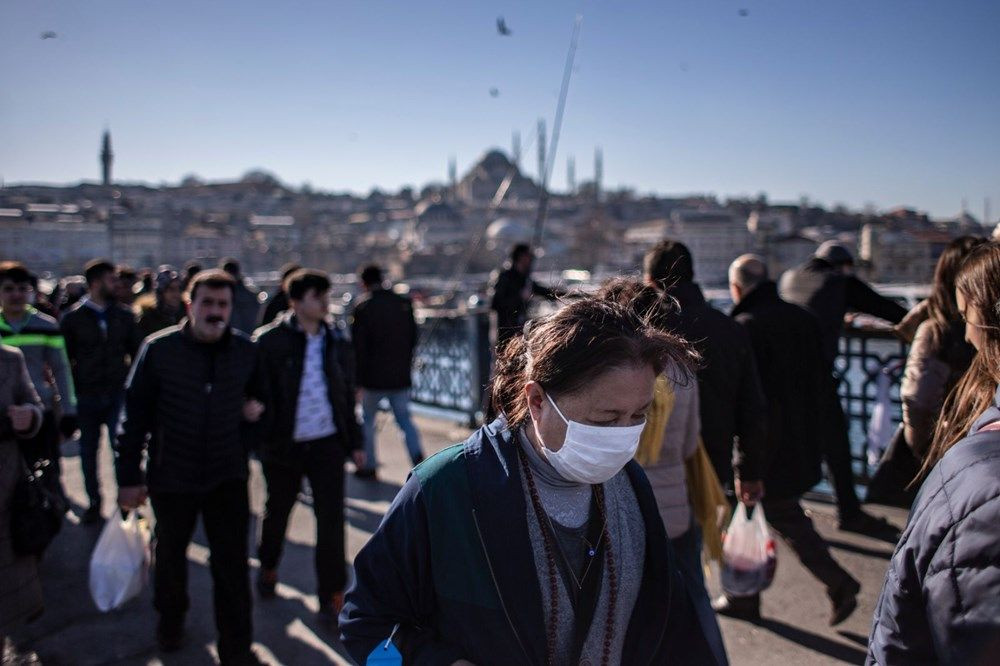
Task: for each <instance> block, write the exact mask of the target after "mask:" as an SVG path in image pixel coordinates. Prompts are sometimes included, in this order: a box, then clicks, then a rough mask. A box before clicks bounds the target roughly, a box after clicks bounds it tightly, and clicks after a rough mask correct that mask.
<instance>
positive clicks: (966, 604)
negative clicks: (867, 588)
mask: <svg viewBox="0 0 1000 666" xmlns="http://www.w3.org/2000/svg"><path fill="white" fill-rule="evenodd" d="M997 405H1000V394H998V397H997V398H996V399H995V401H994V406H993V407H992V409H991V410H990V411H991V412H992V416H991V418H992V419H993V420H992V421H988V420H987V419H981V420H980V422H979V423H977V426H974V427H973V431H972V434H971V435H970V436H969V437H966V438H965V439H963V440H962V441H960V442H958V443H957V444H955V445H954V446H953V447H952V448H951V449H949V450H948V452H947V453H946V454H945V455H944V457H943V458H941V460H940V461H939V462H938V464H937V465H935V467H934V468H933V469H932V470H931V472H930V474H929V475H928V476H927V480H926V481H924V484H923V486H921V488H920V492H919V493H918V494H917V499H916V500H915V501H914V503H913V508H912V509H911V510H910V522H909V524H907V526H906V529H905V530H904V531H903V537H902V540H901V541H900V543H899V546H897V548H896V552H895V554H893V556H892V561H891V562H890V563H889V572H888V573H887V574H886V577H885V583H884V584H883V587H882V594H881V595H880V596H879V600H878V603H877V604H876V605H875V618H874V620H873V623H872V631H871V636H870V638H869V641H868V659H867V664H883V665H885V666H895V665H896V664H901V665H904V664H905V665H908V664H930V663H935V664H937V663H940V664H961V665H962V666H981V665H985V664H996V663H997V655H998V654H1000V537H998V529H1000V528H998V525H1000V407H998V406H997Z"/></svg>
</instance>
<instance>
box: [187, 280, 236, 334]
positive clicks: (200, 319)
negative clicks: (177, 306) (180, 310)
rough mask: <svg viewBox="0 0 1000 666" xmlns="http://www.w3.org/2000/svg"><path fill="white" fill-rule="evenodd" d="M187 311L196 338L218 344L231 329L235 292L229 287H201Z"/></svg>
mask: <svg viewBox="0 0 1000 666" xmlns="http://www.w3.org/2000/svg"><path fill="white" fill-rule="evenodd" d="M187 311H188V319H190V321H191V330H192V332H193V333H194V336H195V337H196V338H198V339H199V340H202V341H204V342H216V341H218V340H220V339H221V338H222V336H223V334H225V332H226V329H228V328H229V317H230V315H231V314H232V312H233V292H232V290H231V289H230V288H229V287H209V286H207V285H204V284H203V285H200V286H199V287H198V289H197V292H196V293H195V295H194V298H193V300H192V301H191V302H190V303H188V306H187Z"/></svg>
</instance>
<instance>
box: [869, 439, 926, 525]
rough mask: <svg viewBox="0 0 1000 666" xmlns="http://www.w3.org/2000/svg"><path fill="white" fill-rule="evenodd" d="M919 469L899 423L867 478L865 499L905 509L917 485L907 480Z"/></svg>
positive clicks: (917, 487)
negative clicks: (868, 478) (869, 476)
mask: <svg viewBox="0 0 1000 666" xmlns="http://www.w3.org/2000/svg"><path fill="white" fill-rule="evenodd" d="M919 472H920V461H919V460H917V457H916V456H915V455H913V451H912V450H910V447H909V445H907V443H906V437H905V436H904V435H903V426H902V425H900V426H899V428H897V429H896V433H895V434H894V435H893V436H892V440H891V441H890V442H889V446H888V447H887V448H886V450H885V453H884V454H882V459H881V460H879V462H878V468H876V470H875V473H874V474H873V475H872V478H871V481H869V482H868V493H867V495H866V496H865V501H866V502H871V503H873V504H885V505H887V506H896V507H899V508H901V509H909V508H910V507H911V506H913V500H914V499H916V497H917V491H918V490H919V489H920V484H915V485H913V486H911V485H910V482H911V481H913V479H914V478H916V476H917V474H918V473H919Z"/></svg>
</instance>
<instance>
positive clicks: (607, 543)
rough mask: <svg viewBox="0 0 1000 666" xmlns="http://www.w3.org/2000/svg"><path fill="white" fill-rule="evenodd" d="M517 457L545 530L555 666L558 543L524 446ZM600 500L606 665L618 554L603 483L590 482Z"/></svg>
mask: <svg viewBox="0 0 1000 666" xmlns="http://www.w3.org/2000/svg"><path fill="white" fill-rule="evenodd" d="M517 453H518V457H519V458H520V461H521V466H522V467H523V469H524V478H525V479H526V480H527V482H528V494H529V495H530V496H531V505H532V507H533V508H534V510H535V511H534V512H535V520H537V521H538V527H539V529H540V530H541V532H542V545H543V547H544V550H545V560H546V563H547V565H548V566H547V569H548V579H549V580H548V583H549V622H548V626H547V627H546V628H545V642H546V659H545V663H546V664H548V666H553V665H554V664H555V661H556V626H557V624H558V617H559V581H558V575H557V573H556V558H555V544H554V543H552V536H551V535H550V533H549V531H548V530H546V529H545V523H544V522H543V521H544V520H548V514H547V513H545V509H544V508H543V507H542V500H541V498H540V497H539V495H538V488H537V487H536V486H535V477H534V475H533V474H532V473H531V467H530V465H529V463H528V459H527V456H526V455H525V453H524V451H523V450H522V449H521V447H520V446H519V447H517ZM591 488H592V489H593V492H594V496H595V499H596V501H597V510H598V512H599V513H600V514H601V522H602V523H603V526H602V528H601V539H603V540H604V561H605V565H606V566H607V568H608V614H607V618H606V620H605V624H604V643H603V645H602V649H601V664H602V666H607V665H608V664H609V663H611V643H612V640H613V639H614V634H615V607H616V606H617V603H618V572H617V570H616V568H615V558H614V555H613V553H612V552H611V537H610V536H609V534H608V516H607V511H606V509H605V506H604V486H602V485H594V486H591Z"/></svg>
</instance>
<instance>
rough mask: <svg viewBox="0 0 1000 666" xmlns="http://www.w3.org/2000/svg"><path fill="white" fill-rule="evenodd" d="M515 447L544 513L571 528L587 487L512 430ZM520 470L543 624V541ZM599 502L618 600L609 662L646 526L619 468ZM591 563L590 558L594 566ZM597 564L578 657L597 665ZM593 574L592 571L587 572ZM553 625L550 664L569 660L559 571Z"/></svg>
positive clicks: (601, 615)
mask: <svg viewBox="0 0 1000 666" xmlns="http://www.w3.org/2000/svg"><path fill="white" fill-rule="evenodd" d="M518 441H519V443H520V445H521V448H522V449H524V452H525V453H526V454H527V459H528V465H529V466H530V467H531V471H532V474H533V476H534V480H535V486H536V487H537V488H538V496H539V499H540V501H541V503H542V508H543V509H544V510H545V512H546V513H547V514H548V516H549V518H550V519H551V520H552V521H553V523H556V524H558V525H561V526H563V527H568V528H576V527H579V526H581V525H583V524H584V523H585V522H586V521H587V516H588V513H589V509H590V495H591V490H590V486H588V485H586V484H579V483H576V482H573V481H567V480H566V479H564V478H563V477H562V476H560V475H559V473H558V472H556V470H555V469H554V468H553V467H552V466H551V465H550V464H549V463H548V462H546V461H545V460H543V459H542V457H541V456H540V455H539V454H538V452H537V451H535V448H534V446H532V444H531V442H530V441H528V438H527V437H526V436H525V435H524V433H523V432H520V433H519V434H518ZM524 474H525V472H524V470H523V469H522V470H521V482H522V486H523V487H524V496H525V503H526V507H527V519H528V536H529V537H530V538H531V550H532V552H533V554H534V557H535V567H536V569H537V571H538V580H539V585H540V588H541V593H542V608H543V611H544V614H545V622H546V626H547V625H548V622H549V618H550V613H549V599H550V594H549V586H548V582H547V581H548V576H549V573H548V565H547V564H546V562H547V560H546V558H545V546H544V542H543V537H542V531H541V528H540V527H539V525H538V520H537V518H536V517H535V510H534V507H533V506H532V504H531V496H530V494H529V491H528V485H527V482H526V480H525V477H524ZM604 498H605V506H606V511H607V516H608V534H609V535H610V537H611V551H612V554H613V555H614V560H615V568H616V570H617V572H618V601H617V605H616V609H615V618H614V636H613V637H612V643H611V663H612V664H618V663H620V662H621V654H622V647H623V645H624V643H625V632H626V631H627V629H628V624H629V620H630V618H631V617H632V609H633V607H634V606H635V601H636V599H637V598H638V596H639V586H640V584H641V581H642V570H643V566H644V564H645V552H646V528H645V525H644V524H643V520H642V514H641V512H640V511H639V503H638V500H637V499H636V496H635V491H634V490H633V489H632V484H631V482H630V481H629V479H628V475H627V474H626V473H625V471H621V472H619V473H618V474H616V475H615V476H614V477H612V478H611V480H609V481H608V482H607V483H605V484H604ZM596 565H597V563H596V562H595V566H596ZM600 565H601V574H602V578H601V592H600V595H599V597H598V601H597V609H596V610H595V612H594V620H593V623H592V624H591V628H590V633H588V634H587V640H586V642H585V643H584V646H583V653H582V654H581V655H580V662H581V663H584V662H589V663H591V664H599V663H600V662H601V652H602V647H603V645H604V633H605V626H606V624H607V609H608V589H609V583H608V572H607V567H606V566H605V564H604V560H603V558H602V559H601V562H600ZM591 575H593V574H591ZM558 580H559V581H560V583H559V587H558V590H559V599H558V609H559V611H558V613H557V615H558V626H557V630H556V637H557V638H556V664H559V665H562V664H569V661H570V658H571V657H570V652H571V649H572V640H573V606H572V603H571V602H570V598H569V594H568V592H567V590H566V587H565V584H564V583H563V578H562V577H561V576H559V578H558Z"/></svg>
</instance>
